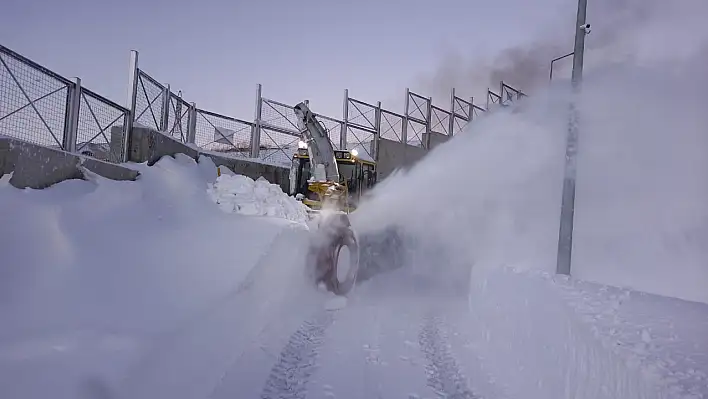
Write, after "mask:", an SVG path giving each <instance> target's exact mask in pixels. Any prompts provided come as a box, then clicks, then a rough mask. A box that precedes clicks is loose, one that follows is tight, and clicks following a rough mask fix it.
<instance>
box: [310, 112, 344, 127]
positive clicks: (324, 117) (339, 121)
mask: <svg viewBox="0 0 708 399" xmlns="http://www.w3.org/2000/svg"><path fill="white" fill-rule="evenodd" d="M313 114H315V116H316V117H318V118H320V119H324V120H326V121H330V122H336V123H340V124H341V123H344V122H342V121H341V120H339V119H337V118H332V117H329V116H326V115H321V114H318V113H314V112H313Z"/></svg>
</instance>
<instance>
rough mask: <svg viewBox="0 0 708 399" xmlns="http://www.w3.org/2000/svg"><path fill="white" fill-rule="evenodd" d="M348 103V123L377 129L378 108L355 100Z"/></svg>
mask: <svg viewBox="0 0 708 399" xmlns="http://www.w3.org/2000/svg"><path fill="white" fill-rule="evenodd" d="M348 101H349V104H348V105H347V123H348V124H350V125H354V126H359V127H363V128H366V129H376V107H375V106H373V105H371V104H367V103H364V102H361V101H358V100H354V99H348Z"/></svg>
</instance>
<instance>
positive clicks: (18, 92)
mask: <svg viewBox="0 0 708 399" xmlns="http://www.w3.org/2000/svg"><path fill="white" fill-rule="evenodd" d="M73 85H74V83H73V82H71V81H70V80H68V79H66V78H64V77H62V76H60V75H58V74H56V73H54V72H52V71H50V70H48V69H47V68H44V67H43V66H41V65H39V64H36V63H34V62H32V61H30V60H29V59H27V58H25V57H23V56H21V55H19V54H17V53H15V52H13V51H12V50H10V49H8V48H6V47H3V46H0V134H1V135H5V136H8V137H14V138H18V139H21V140H24V141H28V142H31V143H34V144H39V145H43V146H47V147H52V148H58V149H65V148H66V146H67V143H65V140H64V129H65V119H66V114H67V101H68V100H67V99H68V96H69V91H70V89H71V87H73Z"/></svg>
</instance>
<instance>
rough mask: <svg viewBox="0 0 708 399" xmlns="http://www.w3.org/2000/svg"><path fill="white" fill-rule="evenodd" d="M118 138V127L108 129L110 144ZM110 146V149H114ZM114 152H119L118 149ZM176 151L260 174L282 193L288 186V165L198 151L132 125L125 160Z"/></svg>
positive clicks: (155, 158)
mask: <svg viewBox="0 0 708 399" xmlns="http://www.w3.org/2000/svg"><path fill="white" fill-rule="evenodd" d="M122 137H123V132H122V127H121V126H115V127H113V128H112V129H111V146H118V147H117V148H120V146H121V143H122ZM111 149H112V150H113V149H114V148H111ZM118 153H120V152H119V151H118ZM178 153H182V154H185V155H188V156H190V157H192V158H194V159H198V158H199V156H200V155H204V156H207V157H209V158H211V160H212V161H213V162H214V163H215V164H216V166H226V167H227V168H229V169H231V170H232V171H233V172H234V173H237V174H240V175H244V176H248V177H250V178H252V179H257V178H259V177H261V176H263V178H265V179H266V180H268V181H269V182H271V183H274V184H277V185H279V186H280V187H281V188H282V189H283V191H284V192H286V193H287V192H288V190H289V187H290V179H289V173H290V171H289V169H288V168H285V167H282V166H274V165H267V164H262V163H259V162H253V161H251V160H248V159H239V158H231V157H226V156H222V155H217V154H214V153H207V152H202V151H200V150H199V149H197V148H195V147H191V146H188V145H186V144H184V143H182V142H180V141H179V140H176V139H174V138H172V137H170V136H167V135H165V134H162V133H160V132H158V131H156V130H153V129H150V128H146V127H139V126H135V127H133V136H132V138H131V143H130V152H129V160H130V161H131V162H136V163H142V162H147V164H148V165H152V164H154V163H155V162H157V161H158V160H159V159H160V158H162V157H163V156H165V155H171V156H172V155H175V154H178Z"/></svg>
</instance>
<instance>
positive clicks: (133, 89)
mask: <svg viewBox="0 0 708 399" xmlns="http://www.w3.org/2000/svg"><path fill="white" fill-rule="evenodd" d="M137 98H138V52H137V51H135V50H131V52H130V72H129V74H128V100H127V103H126V108H128V114H129V115H128V118H126V123H125V124H124V126H123V153H122V154H121V155H122V156H121V158H122V159H121V161H122V162H128V161H129V160H130V146H131V138H132V136H133V123H134V122H135V104H136V102H137Z"/></svg>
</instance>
